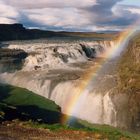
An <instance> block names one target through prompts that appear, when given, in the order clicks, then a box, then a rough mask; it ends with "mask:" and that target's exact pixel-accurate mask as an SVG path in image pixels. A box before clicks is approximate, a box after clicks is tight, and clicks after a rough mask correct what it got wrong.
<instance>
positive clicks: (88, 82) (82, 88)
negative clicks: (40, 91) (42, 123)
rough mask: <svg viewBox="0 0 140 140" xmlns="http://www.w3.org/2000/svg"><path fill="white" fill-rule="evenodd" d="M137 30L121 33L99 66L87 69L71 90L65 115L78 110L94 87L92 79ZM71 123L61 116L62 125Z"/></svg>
mask: <svg viewBox="0 0 140 140" xmlns="http://www.w3.org/2000/svg"><path fill="white" fill-rule="evenodd" d="M136 30H137V28H136V27H133V28H132V27H130V28H129V29H128V30H126V31H124V32H122V33H121V34H120V35H119V37H118V39H117V40H115V41H114V42H115V43H114V47H113V48H111V49H110V50H109V51H108V52H107V54H105V59H103V60H100V61H101V62H99V63H100V65H98V66H96V67H95V68H92V69H91V68H89V69H88V70H87V71H86V73H85V74H84V75H83V77H82V79H81V80H80V81H79V83H78V84H77V86H75V88H74V89H73V90H72V92H74V95H75V96H73V97H71V98H70V99H69V101H68V103H67V106H66V108H65V113H66V114H70V115H71V116H74V112H75V111H76V110H78V108H79V106H80V105H81V104H82V101H83V99H84V98H85V96H86V94H87V93H88V92H89V90H90V88H91V87H92V88H93V86H94V83H93V81H94V79H96V75H97V74H98V72H99V71H100V70H101V69H103V68H104V66H105V65H106V63H107V62H108V61H109V60H110V59H112V58H113V57H115V56H117V55H119V54H120V53H121V52H122V50H124V49H125V48H126V47H127V44H128V42H129V40H130V38H131V37H132V36H133V35H135V33H136ZM72 121H73V117H67V116H62V118H61V122H62V123H63V124H69V123H71V122H72Z"/></svg>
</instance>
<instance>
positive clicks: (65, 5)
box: [0, 0, 140, 31]
mask: <svg viewBox="0 0 140 140" xmlns="http://www.w3.org/2000/svg"><path fill="white" fill-rule="evenodd" d="M121 1H123V0H71V1H70V0H60V1H58V0H39V1H37V2H34V0H22V1H19V0H0V13H1V15H0V23H2V22H9V23H11V22H20V23H23V24H24V25H25V26H27V27H38V28H43V29H50V30H51V29H54V30H74V31H76V30H77V31H80V30H81V31H94V30H117V29H123V28H127V27H128V26H129V25H132V24H134V23H135V22H136V21H138V20H139V19H140V7H136V6H130V5H129V6H127V5H120V4H119V2H121ZM5 7H7V9H8V10H9V11H8V10H7V9H6V8H5ZM4 13H6V14H4Z"/></svg>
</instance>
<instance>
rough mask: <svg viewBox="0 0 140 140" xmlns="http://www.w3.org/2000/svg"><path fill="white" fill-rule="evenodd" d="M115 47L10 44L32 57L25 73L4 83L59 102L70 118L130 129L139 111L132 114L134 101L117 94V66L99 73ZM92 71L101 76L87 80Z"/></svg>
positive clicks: (3, 77)
mask: <svg viewBox="0 0 140 140" xmlns="http://www.w3.org/2000/svg"><path fill="white" fill-rule="evenodd" d="M114 45H115V43H114V42H113V41H90V42H89V41H87V42H84V41H77V42H58V43H56V42H52V41H51V42H47V41H45V42H43V43H42V42H40V41H39V42H32V43H30V42H22V43H21V42H19V43H17V42H16V43H15V42H14V43H9V46H8V48H10V49H15V48H16V49H18V48H20V49H22V50H24V51H25V52H27V53H28V57H27V58H26V60H25V63H24V66H23V68H22V70H20V71H17V72H15V73H12V74H9V73H3V74H1V75H0V79H1V81H2V82H4V83H8V84H12V85H15V86H19V87H23V88H27V89H29V90H31V91H33V92H35V93H37V94H39V95H41V96H44V97H46V98H49V99H51V100H53V101H55V102H56V104H58V105H59V106H60V107H61V109H62V112H63V113H65V114H67V115H72V116H75V117H78V118H80V119H83V120H87V121H89V122H91V123H98V124H109V125H112V126H118V127H121V128H128V127H130V126H131V123H132V118H133V116H135V115H136V113H137V111H133V115H132V114H129V113H128V112H129V109H128V107H127V105H128V101H129V100H130V98H129V97H128V96H127V95H126V94H121V93H119V94H115V93H116V92H117V91H116V73H115V71H114V68H115V64H116V62H114V60H113V61H110V62H108V63H107V65H106V67H105V69H102V70H98V69H100V67H101V64H100V61H98V59H99V58H100V59H104V57H105V56H106V55H105V54H106V52H107V51H108V50H109V49H110V48H112V47H114ZM89 69H90V72H92V71H93V73H94V71H95V70H96V73H97V74H96V75H95V76H93V75H94V74H93V75H91V77H90V78H88V79H87V77H86V76H85V74H88V72H89ZM97 70H98V72H97ZM92 76H93V77H92ZM83 85H84V86H83ZM127 116H129V117H127ZM128 118H129V119H128Z"/></svg>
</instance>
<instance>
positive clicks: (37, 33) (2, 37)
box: [0, 24, 117, 41]
mask: <svg viewBox="0 0 140 140" xmlns="http://www.w3.org/2000/svg"><path fill="white" fill-rule="evenodd" d="M116 36H117V33H94V32H65V31H61V32H54V31H45V30H39V29H26V28H25V27H24V26H23V25H22V24H0V41H9V40H29V39H40V38H50V37H88V38H89V37H93V38H100V39H104V38H114V37H116Z"/></svg>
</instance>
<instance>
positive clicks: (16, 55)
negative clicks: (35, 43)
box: [0, 48, 28, 72]
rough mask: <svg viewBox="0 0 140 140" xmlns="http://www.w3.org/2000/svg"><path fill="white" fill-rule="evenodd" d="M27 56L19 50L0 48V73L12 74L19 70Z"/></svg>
mask: <svg viewBox="0 0 140 140" xmlns="http://www.w3.org/2000/svg"><path fill="white" fill-rule="evenodd" d="M27 56H28V54H27V53H26V52H24V51H23V50H20V49H18V50H17V49H8V48H0V72H14V71H15V70H19V69H21V68H22V65H23V63H24V59H25V58H26V57H27Z"/></svg>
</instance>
